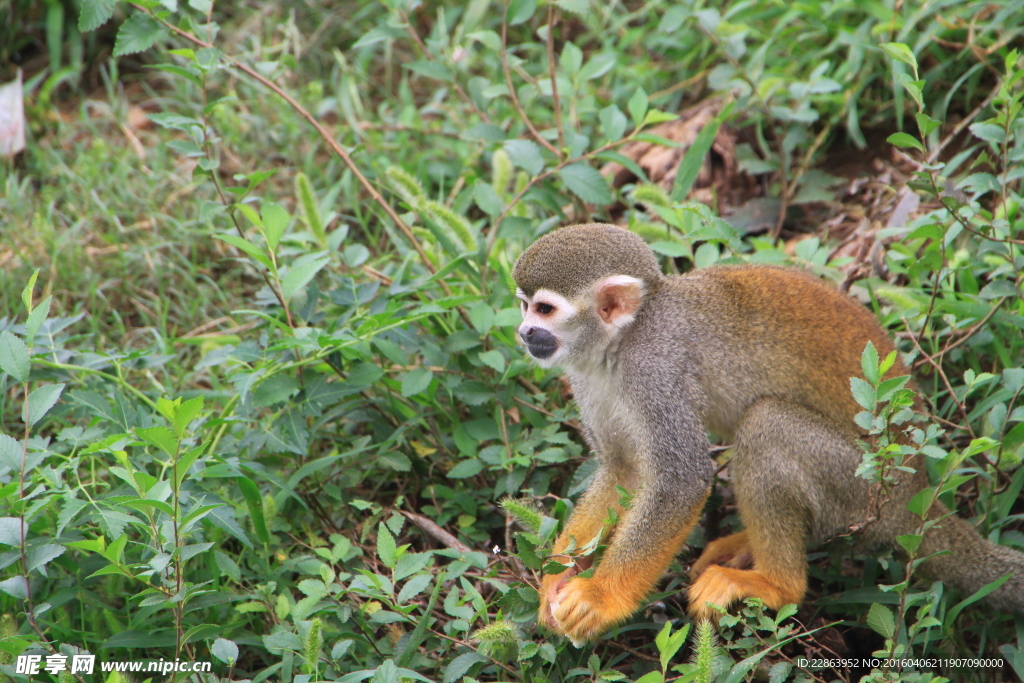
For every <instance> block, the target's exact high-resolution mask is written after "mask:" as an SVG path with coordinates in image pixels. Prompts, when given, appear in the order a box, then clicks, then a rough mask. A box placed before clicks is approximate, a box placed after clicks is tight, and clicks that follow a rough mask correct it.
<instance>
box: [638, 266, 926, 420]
mask: <svg viewBox="0 0 1024 683" xmlns="http://www.w3.org/2000/svg"><path fill="white" fill-rule="evenodd" d="M655 296H656V297H657V298H662V297H665V298H666V299H668V300H669V301H666V302H665V303H666V304H668V305H669V309H670V310H674V311H680V312H681V313H682V314H683V315H682V320H681V322H680V325H679V326H678V327H677V328H675V330H674V331H673V332H672V333H671V334H672V335H673V336H674V337H675V339H674V340H673V341H674V342H675V343H674V344H672V347H673V348H676V349H677V350H679V352H680V353H685V355H686V356H687V357H688V358H687V359H685V360H683V361H682V362H683V363H684V365H685V366H689V367H692V368H693V369H694V370H695V371H696V372H697V373H698V374H699V375H700V379H701V384H702V385H703V386H704V388H705V391H706V393H707V397H708V405H707V406H706V415H705V420H706V421H707V423H708V426H709V427H711V428H712V429H713V430H714V431H716V432H718V433H720V434H724V435H730V434H731V433H732V428H733V425H735V424H736V421H737V420H738V419H739V417H740V415H742V413H743V411H744V410H745V409H746V408H747V407H748V406H749V405H750V404H751V403H752V402H753V401H755V400H757V399H758V398H761V397H765V396H777V397H779V398H783V399H785V400H788V401H793V402H796V403H800V404H802V405H805V406H806V407H808V408H811V409H813V410H816V411H818V412H819V413H822V414H824V415H825V416H827V417H829V418H831V420H833V421H834V422H835V423H836V424H839V425H842V426H843V427H844V428H845V429H848V430H849V431H850V432H851V433H854V432H855V426H854V423H853V417H854V415H856V414H857V412H859V411H860V410H861V408H860V407H859V406H858V405H857V403H856V401H855V400H854V399H853V396H852V394H851V392H850V377H853V376H859V377H863V373H862V371H861V362H860V359H861V354H862V353H863V351H864V347H865V345H866V344H867V342H868V341H871V342H872V343H873V344H874V346H875V348H876V349H877V350H878V353H879V356H880V357H882V358H884V357H885V356H886V355H887V354H888V353H889V352H890V351H892V350H893V349H894V348H895V347H894V345H893V343H892V341H891V340H890V339H889V337H888V335H887V334H886V333H885V331H884V330H883V329H882V328H881V326H880V325H879V324H878V322H877V320H876V319H875V317H874V316H873V315H872V314H871V313H870V312H869V311H868V310H867V309H865V308H864V307H863V306H862V305H860V304H859V303H858V302H856V301H855V300H853V299H852V298H850V297H849V296H847V295H845V294H843V293H842V292H840V291H839V290H837V289H836V288H834V287H832V286H830V285H828V284H826V283H824V282H822V281H821V280H818V279H817V278H815V277H813V276H811V275H810V274H807V273H804V272H802V271H799V270H796V269H792V268H781V267H775V266H758V265H744V266H713V267H710V268H704V269H701V270H697V271H693V272H692V273H688V274H686V275H681V276H678V277H674V278H668V279H667V280H665V281H664V285H663V286H662V287H661V288H660V289H659V291H658V292H657V293H656V294H655ZM653 308H654V309H655V310H657V309H662V310H664V308H663V307H661V306H655V307H653ZM655 326H657V324H656V325H655ZM638 331H639V330H638ZM902 374H906V368H905V367H904V366H903V365H902V363H900V362H897V363H896V364H895V365H894V367H893V368H892V369H891V370H890V371H889V373H888V374H887V376H896V375H902Z"/></svg>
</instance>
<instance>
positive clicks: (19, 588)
mask: <svg viewBox="0 0 1024 683" xmlns="http://www.w3.org/2000/svg"><path fill="white" fill-rule="evenodd" d="M0 591H3V592H4V593H7V594H8V595H10V596H11V597H12V598H17V599H18V600H25V599H27V598H28V581H27V580H26V579H25V577H24V576H12V577H11V578H9V579H7V580H5V581H0Z"/></svg>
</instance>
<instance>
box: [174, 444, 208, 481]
mask: <svg viewBox="0 0 1024 683" xmlns="http://www.w3.org/2000/svg"><path fill="white" fill-rule="evenodd" d="M206 446H207V444H205V443H203V444H199V445H198V446H196V447H195V448H193V449H192V450H190V451H189V452H187V453H185V454H184V455H182V456H181V457H180V458H178V462H176V463H175V465H174V467H175V469H176V470H177V472H178V477H177V480H176V481H175V482H174V486H175V488H179V487H181V482H182V481H183V480H184V479H185V477H186V475H188V470H189V468H190V467H192V463H194V462H195V461H196V459H198V458H199V456H200V455H202V454H203V451H204V450H206Z"/></svg>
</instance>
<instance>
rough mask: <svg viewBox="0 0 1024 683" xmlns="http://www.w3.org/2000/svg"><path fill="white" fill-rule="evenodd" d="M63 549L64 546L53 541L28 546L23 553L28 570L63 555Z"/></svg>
mask: <svg viewBox="0 0 1024 683" xmlns="http://www.w3.org/2000/svg"><path fill="white" fill-rule="evenodd" d="M65 550H66V548H65V547H64V546H62V545H57V544H55V543H47V544H45V545H37V546H34V547H32V548H29V550H28V552H27V553H25V564H26V565H27V569H28V571H32V570H33V569H38V568H39V567H43V566H45V565H46V563H47V562H49V561H50V560H52V559H54V558H57V557H60V556H61V555H63V554H64V551H65Z"/></svg>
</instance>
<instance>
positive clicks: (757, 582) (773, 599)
mask: <svg viewBox="0 0 1024 683" xmlns="http://www.w3.org/2000/svg"><path fill="white" fill-rule="evenodd" d="M805 589H806V579H805V578H803V577H795V578H794V579H791V580H788V581H781V580H777V579H774V578H772V577H769V576H767V575H765V574H763V573H761V572H759V571H755V570H752V569H733V568H731V567H722V566H719V565H710V566H708V567H707V568H706V569H705V570H704V572H703V573H702V574H701V576H700V578H699V579H697V581H696V582H695V583H694V584H693V585H692V586H690V614H691V615H693V618H694V619H711V617H713V616H714V615H715V614H716V612H715V610H714V609H712V608H711V607H710V606H709V605H708V603H711V604H713V605H720V606H722V607H725V608H728V607H729V606H730V605H732V603H733V602H735V601H736V600H741V599H743V598H760V599H761V600H762V601H763V602H764V604H765V606H766V607H770V608H771V609H779V608H780V607H782V606H783V605H788V604H789V603H798V602H800V600H802V599H803V597H804V590H805Z"/></svg>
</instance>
